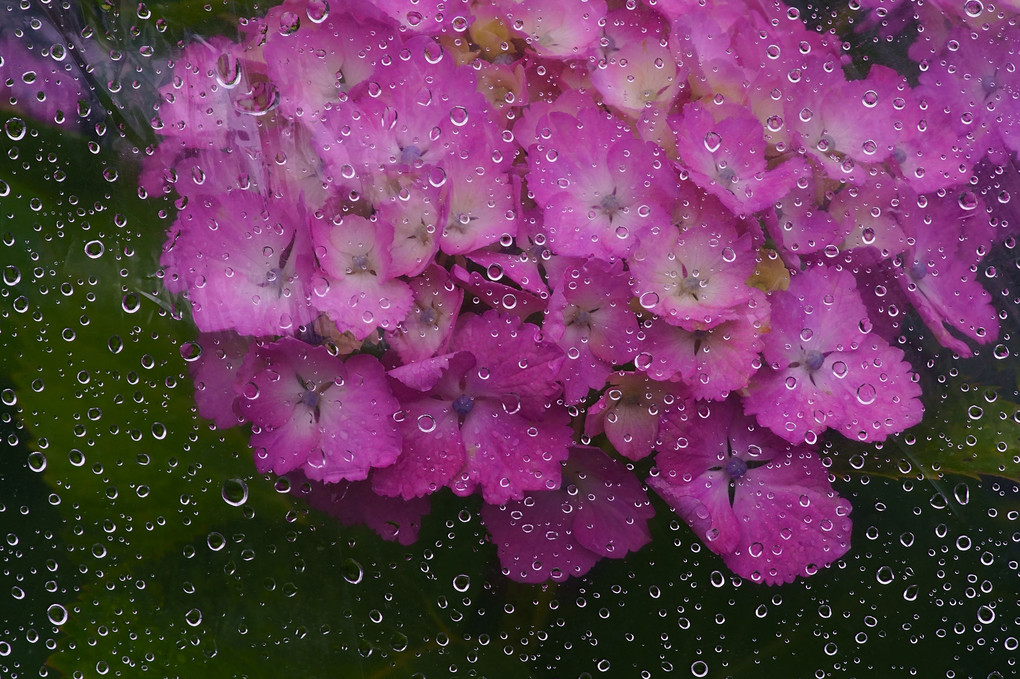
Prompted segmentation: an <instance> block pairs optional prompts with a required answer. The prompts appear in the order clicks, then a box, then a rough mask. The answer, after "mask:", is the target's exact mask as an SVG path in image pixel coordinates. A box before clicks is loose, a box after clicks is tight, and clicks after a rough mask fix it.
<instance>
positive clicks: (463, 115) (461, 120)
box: [450, 106, 468, 127]
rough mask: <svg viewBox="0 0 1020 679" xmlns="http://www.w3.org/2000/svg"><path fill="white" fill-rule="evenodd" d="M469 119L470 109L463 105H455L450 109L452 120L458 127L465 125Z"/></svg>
mask: <svg viewBox="0 0 1020 679" xmlns="http://www.w3.org/2000/svg"><path fill="white" fill-rule="evenodd" d="M467 121H468V110H467V109H466V108H464V107H463V106H454V107H453V108H452V109H450V122H451V123H453V124H454V125H455V126H456V127H464V125H466V124H467Z"/></svg>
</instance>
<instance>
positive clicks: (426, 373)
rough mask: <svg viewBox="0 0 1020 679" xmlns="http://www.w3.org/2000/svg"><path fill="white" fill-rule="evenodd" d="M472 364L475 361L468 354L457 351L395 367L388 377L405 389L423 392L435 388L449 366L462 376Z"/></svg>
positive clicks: (449, 368)
mask: <svg viewBox="0 0 1020 679" xmlns="http://www.w3.org/2000/svg"><path fill="white" fill-rule="evenodd" d="M474 363H475V359H474V357H473V356H472V355H471V354H470V353H468V352H466V351H458V352H455V353H452V354H443V355H442V356H436V357H435V358H426V359H425V360H424V361H416V362H414V363H408V364H406V365H401V366H397V367H396V368H393V369H392V370H390V371H389V376H390V377H392V378H394V379H396V380H398V381H399V382H400V383H401V384H403V385H404V386H406V387H410V388H411V389H414V390H416V391H422V392H425V391H428V390H430V389H432V387H434V386H436V384H437V383H438V382H439V380H440V379H442V377H443V375H444V374H445V373H446V372H447V370H451V366H453V368H452V370H453V371H454V372H456V373H458V375H463V374H464V372H465V371H467V370H469V369H470V368H471V366H473V365H474Z"/></svg>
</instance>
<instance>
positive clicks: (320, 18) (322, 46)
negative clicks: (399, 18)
mask: <svg viewBox="0 0 1020 679" xmlns="http://www.w3.org/2000/svg"><path fill="white" fill-rule="evenodd" d="M265 25H266V27H267V30H266V39H265V46H264V48H263V52H262V55H263V58H264V59H265V62H266V72H267V74H268V75H269V77H270V78H271V79H272V80H273V82H274V83H276V85H277V86H278V87H279V90H280V94H281V102H280V109H281V110H282V111H283V112H284V113H285V114H286V115H288V116H293V117H294V118H298V119H303V120H305V121H307V122H308V123H309V124H315V123H316V121H318V119H319V118H320V116H321V115H322V112H323V111H324V110H325V109H327V108H330V107H333V106H337V105H339V104H340V96H341V94H343V93H346V92H347V91H348V90H350V89H351V88H352V87H354V86H355V85H357V84H358V83H361V82H364V81H366V80H368V79H369V78H370V77H371V76H372V74H373V73H374V72H375V68H376V65H377V64H378V62H379V60H380V59H382V58H383V57H384V56H385V55H387V54H388V53H390V52H391V51H392V50H394V49H396V48H397V47H398V46H399V45H400V40H399V38H398V36H397V28H396V27H395V26H393V25H392V24H389V23H388V22H387V20H386V18H385V17H384V15H383V14H382V13H381V12H380V11H378V10H377V9H375V8H374V7H372V6H371V5H370V4H368V3H364V2H352V1H349V0H339V1H338V0H329V2H328V3H327V2H326V0H287V1H286V2H284V3H283V4H281V5H278V6H277V7H273V8H271V9H270V10H269V11H268V12H267V13H266V17H265Z"/></svg>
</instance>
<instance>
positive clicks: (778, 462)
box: [723, 449, 851, 585]
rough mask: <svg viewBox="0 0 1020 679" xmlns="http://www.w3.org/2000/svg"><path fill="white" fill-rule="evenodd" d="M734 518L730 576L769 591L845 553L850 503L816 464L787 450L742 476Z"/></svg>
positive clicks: (805, 453) (727, 557)
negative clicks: (736, 539)
mask: <svg viewBox="0 0 1020 679" xmlns="http://www.w3.org/2000/svg"><path fill="white" fill-rule="evenodd" d="M742 485H743V486H744V487H742V488H741V492H738V493H737V494H736V499H735V501H734V504H733V512H734V514H735V515H736V517H737V519H738V521H739V522H740V524H741V526H742V530H743V533H742V535H741V540H740V544H739V545H738V546H737V547H736V548H735V549H734V550H733V551H732V552H731V553H729V554H725V555H724V556H723V560H724V561H725V562H726V565H727V566H729V567H730V568H731V569H732V570H733V572H734V573H736V574H737V575H740V576H741V577H744V578H748V579H750V580H752V581H754V582H764V583H765V584H768V585H774V584H780V583H784V582H792V581H793V580H794V579H795V578H797V577H804V576H808V575H812V574H813V573H814V572H815V571H816V570H818V569H819V568H823V567H825V566H828V565H829V564H830V563H832V562H833V561H835V560H836V559H838V558H839V557H841V556H843V554H845V553H846V551H847V550H848V549H849V548H850V529H851V522H850V518H849V515H850V503H849V502H847V501H846V500H844V499H843V498H841V497H839V496H838V495H836V493H835V492H834V491H833V490H832V487H831V486H830V485H829V481H828V477H827V473H826V471H825V468H824V467H822V464H821V462H820V461H819V460H818V458H817V457H816V456H815V455H814V454H813V453H811V452H810V451H807V450H803V449H800V450H791V451H789V452H788V453H787V454H786V455H784V456H781V457H778V458H776V459H774V460H772V462H770V463H769V464H768V465H767V466H765V467H761V468H759V469H756V470H752V471H749V472H748V473H747V477H746V481H745V482H744V484H742Z"/></svg>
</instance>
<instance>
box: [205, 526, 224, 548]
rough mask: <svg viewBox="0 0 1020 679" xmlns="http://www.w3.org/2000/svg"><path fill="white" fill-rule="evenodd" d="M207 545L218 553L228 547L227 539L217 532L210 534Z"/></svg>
mask: <svg viewBox="0 0 1020 679" xmlns="http://www.w3.org/2000/svg"><path fill="white" fill-rule="evenodd" d="M205 544H206V545H207V546H208V547H209V549H211V550H212V551H214V552H218V551H220V550H221V549H223V547H224V546H226V544H227V539H226V538H225V537H223V534H222V533H217V532H216V531H213V532H212V533H209V535H208V536H207V537H206V539H205Z"/></svg>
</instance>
